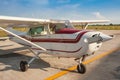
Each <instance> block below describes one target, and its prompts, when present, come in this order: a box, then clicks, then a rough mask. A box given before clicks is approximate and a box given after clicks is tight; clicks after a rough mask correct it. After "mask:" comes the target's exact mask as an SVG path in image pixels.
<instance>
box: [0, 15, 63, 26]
mask: <svg viewBox="0 0 120 80" xmlns="http://www.w3.org/2000/svg"><path fill="white" fill-rule="evenodd" d="M48 23H65V20H54V19H35V18H23V17H11V16H0V24H3V25H6V26H7V25H17V24H24V25H31V24H48Z"/></svg>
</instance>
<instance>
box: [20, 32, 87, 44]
mask: <svg viewBox="0 0 120 80" xmlns="http://www.w3.org/2000/svg"><path fill="white" fill-rule="evenodd" d="M87 32H88V31H81V32H80V33H79V34H78V36H77V37H76V38H75V39H51V38H47V39H45V38H44V39H43V38H39V39H36V38H27V37H25V36H24V37H23V36H22V37H23V38H25V39H27V40H29V41H31V42H54V43H77V42H78V41H80V39H81V37H82V36H83V35H84V34H85V33H87ZM71 35H72V34H71Z"/></svg>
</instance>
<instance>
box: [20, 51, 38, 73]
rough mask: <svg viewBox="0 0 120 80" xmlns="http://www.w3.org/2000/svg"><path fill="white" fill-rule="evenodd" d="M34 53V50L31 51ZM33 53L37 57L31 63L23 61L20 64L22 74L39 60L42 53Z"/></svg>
mask: <svg viewBox="0 0 120 80" xmlns="http://www.w3.org/2000/svg"><path fill="white" fill-rule="evenodd" d="M31 51H32V50H31ZM32 53H33V54H34V55H35V56H34V57H33V58H32V59H31V60H30V61H28V62H27V61H21V62H20V70H21V71H22V72H25V71H27V70H28V67H29V66H30V64H31V63H32V62H33V61H34V60H35V59H39V54H40V53H35V52H33V51H32Z"/></svg>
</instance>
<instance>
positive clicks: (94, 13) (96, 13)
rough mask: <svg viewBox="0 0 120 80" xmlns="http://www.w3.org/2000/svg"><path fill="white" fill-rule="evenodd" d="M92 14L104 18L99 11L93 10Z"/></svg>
mask: <svg viewBox="0 0 120 80" xmlns="http://www.w3.org/2000/svg"><path fill="white" fill-rule="evenodd" d="M92 14H93V15H94V16H95V17H96V18H98V19H106V18H105V17H104V16H103V15H101V14H100V12H93V13H92Z"/></svg>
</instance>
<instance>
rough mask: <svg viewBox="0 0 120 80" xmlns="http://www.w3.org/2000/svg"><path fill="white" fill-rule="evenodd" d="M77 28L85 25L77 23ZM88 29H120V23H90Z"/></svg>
mask: <svg viewBox="0 0 120 80" xmlns="http://www.w3.org/2000/svg"><path fill="white" fill-rule="evenodd" d="M75 27H76V28H77V29H83V28H84V27H85V25H75ZM87 29H96V30H120V24H112V23H110V24H94V25H89V26H88V27H87Z"/></svg>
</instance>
